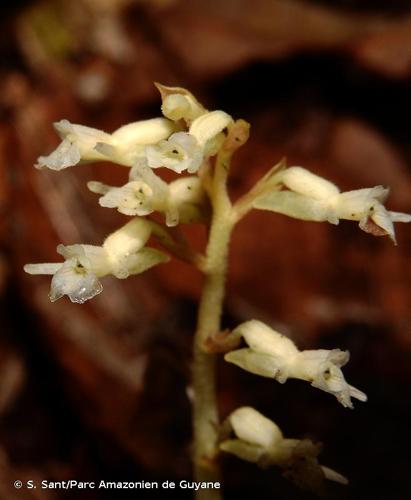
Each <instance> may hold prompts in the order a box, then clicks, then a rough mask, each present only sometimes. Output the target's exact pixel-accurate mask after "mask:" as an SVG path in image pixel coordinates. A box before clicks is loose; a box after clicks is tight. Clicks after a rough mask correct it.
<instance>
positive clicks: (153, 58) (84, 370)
mask: <svg viewBox="0 0 411 500" xmlns="http://www.w3.org/2000/svg"><path fill="white" fill-rule="evenodd" d="M0 11H1V20H0V22H1V30H0V51H1V67H0V71H1V74H0V113H1V114H0V210H1V211H2V214H1V215H2V216H1V219H0V315H1V317H0V320H1V338H0V499H1V500H15V499H16V500H17V499H18V500H20V499H39V500H43V499H51V500H54V499H59V498H63V497H64V498H70V499H71V498H76V499H77V498H78V499H83V498H84V499H86V498H87V499H88V498H90V499H102V500H103V499H111V498H113V497H114V495H117V494H118V492H117V493H113V492H110V491H94V492H93V491H90V490H88V491H84V492H82V491H72V492H64V494H62V492H59V491H41V490H39V489H37V490H33V491H32V492H30V491H27V490H24V489H22V490H20V491H17V490H14V488H13V487H12V482H13V481H14V480H15V479H21V480H25V479H49V480H64V479H71V478H74V479H77V480H94V481H98V480H100V479H105V480H141V479H145V480H158V481H160V480H165V479H170V480H177V481H178V480H179V479H182V478H185V479H187V478H189V477H190V462H189V454H190V448H189V444H190V434H191V428H190V404H189V400H188V398H187V395H186V388H187V386H188V384H189V376H190V350H191V338H192V334H193V329H194V325H195V307H196V301H197V299H198V295H199V290H200V285H201V280H200V277H199V276H198V274H197V273H196V272H195V271H193V270H191V269H190V268H189V266H187V265H186V264H182V263H177V262H175V261H174V262H173V263H172V264H168V265H163V266H160V267H158V268H156V269H155V270H153V271H150V272H148V273H146V274H144V275H140V276H137V277H134V278H131V279H129V280H127V281H125V282H123V281H116V280H114V279H113V280H111V279H105V280H104V283H103V284H104V287H105V290H104V292H103V294H101V295H99V296H98V297H97V298H95V299H93V300H92V301H91V302H89V303H87V304H86V305H84V306H79V305H74V304H71V303H70V302H69V301H68V299H67V298H64V299H61V300H60V301H58V302H57V303H55V304H51V303H50V302H49V300H48V297H47V294H48V288H49V281H50V280H49V279H48V278H41V277H29V276H28V275H25V274H24V273H23V272H22V265H23V264H24V263H26V262H47V261H55V260H58V259H57V255H56V253H55V247H56V245H57V244H58V243H60V242H62V243H64V244H71V243H76V242H84V243H92V244H100V243H101V241H102V239H103V238H104V236H105V235H106V234H107V233H108V232H109V231H112V230H113V229H114V228H116V226H117V225H119V224H121V223H124V222H125V220H126V218H125V216H120V215H119V214H117V213H114V212H113V211H110V210H108V209H103V208H100V207H99V206H98V205H97V203H96V197H95V195H93V194H92V193H89V192H88V191H87V189H86V187H85V183H86V181H87V180H92V179H99V180H102V181H110V182H113V183H118V184H120V183H122V182H124V181H125V179H126V175H127V172H126V170H125V169H123V168H122V167H116V166H113V165H108V164H107V165H103V164H99V165H87V166H82V167H78V168H77V167H76V168H73V169H67V170H66V171H64V172H61V173H55V172H38V171H36V170H35V169H34V168H33V163H34V162H35V159H36V158H37V156H39V155H40V154H45V153H48V152H49V151H51V150H52V149H53V148H54V147H55V146H56V145H57V143H58V139H57V137H56V134H55V133H54V131H53V129H52V126H51V124H52V122H53V121H56V120H59V119H61V118H67V119H69V120H71V121H72V122H74V123H82V124H86V125H89V126H94V127H97V128H102V129H105V130H107V131H112V130H114V129H115V128H117V127H118V126H120V125H122V124H124V123H127V122H130V121H135V120H138V119H143V118H147V117H152V116H156V115H158V114H159V103H160V101H159V96H158V95H157V92H156V90H155V88H154V87H153V85H152V82H153V81H160V82H162V83H164V84H169V85H174V84H175V85H180V86H184V87H187V88H189V89H190V90H191V91H192V92H193V93H195V94H196V95H197V96H198V97H199V98H200V99H202V100H203V102H204V103H205V104H206V106H207V107H209V108H210V109H216V108H222V109H224V110H226V111H228V112H229V113H231V114H232V115H233V116H234V117H236V118H240V117H242V118H245V119H247V120H248V121H250V122H251V124H252V135H251V139H250V141H249V143H248V144H247V145H246V146H245V147H244V148H243V151H241V153H240V154H239V155H238V158H237V159H236V161H235V164H234V167H233V171H232V177H231V190H232V194H233V197H237V196H239V195H240V194H241V193H243V192H245V191H246V189H247V188H249V187H250V186H251V185H252V184H253V182H254V181H256V180H257V179H258V177H259V176H260V175H262V173H263V172H264V171H265V170H267V169H268V168H269V167H270V166H271V165H273V164H274V163H276V162H277V161H278V160H279V159H280V158H281V157H282V156H284V155H286V156H287V159H288V163H289V164H290V165H292V164H298V165H303V166H305V167H307V168H310V169H312V170H313V171H315V172H317V173H319V174H321V175H324V176H326V177H328V178H329V179H331V180H333V181H335V182H336V183H337V184H338V185H339V186H340V187H341V188H342V189H344V190H348V189H355V188H359V187H367V186H374V185H377V184H384V185H388V186H391V187H392V194H391V196H390V199H389V203H388V204H389V207H390V208H391V209H393V210H399V211H404V212H410V211H411V171H410V166H411V148H410V140H409V138H410V132H411V126H410V115H411V99H410V95H411V2H408V1H405V0H403V1H400V0H398V1H395V2H388V1H383V0H380V1H368V0H366V1H360V0H335V1H334V2H327V1H325V0H323V1H320V0H311V1H309V0H305V1H303V0H300V1H297V0H296V1H293V0H271V1H270V0H224V1H217V0H191V1H183V0H180V1H178V0H151V1H140V2H138V1H132V0H76V1H75V2H68V1H50V0H49V1H44V2H38V1H25V0H19V1H15V2H13V3H8V2H5V3H3V4H2V5H1V7H0ZM188 232H189V234H190V238H191V239H192V241H193V242H194V244H195V245H197V246H199V247H200V246H201V245H202V244H203V242H204V235H203V232H202V230H201V228H200V229H198V228H188ZM397 237H398V242H399V245H398V247H394V246H393V245H392V244H391V242H390V241H389V240H388V239H387V238H373V237H372V236H370V235H367V234H365V233H363V232H361V231H360V230H359V229H358V227H357V224H356V223H350V222H343V223H341V224H340V226H339V227H334V226H331V225H326V224H316V223H304V222H302V221H294V220H289V219H286V218H285V217H282V216H274V215H271V214H268V213H263V212H260V213H257V212H255V213H252V214H251V215H249V216H248V217H247V218H246V219H245V220H244V221H242V222H241V223H240V224H239V226H238V228H237V230H236V232H235V235H234V241H233V245H232V263H231V270H230V276H229V283H228V298H227V302H226V313H225V319H224V322H225V326H233V325H235V324H237V323H238V322H240V321H243V320H246V319H249V318H251V317H254V318H258V319H262V320H267V321H269V322H271V323H272V324H274V325H278V327H279V328H280V329H282V330H283V331H284V332H286V333H288V334H289V335H291V336H292V337H293V338H295V339H296V340H297V341H298V342H299V343H300V345H301V346H304V347H306V348H316V347H318V346H322V347H325V348H332V347H340V348H342V349H349V350H350V352H351V355H352V358H351V362H350V364H349V365H348V367H347V369H346V374H347V379H348V380H349V381H350V382H351V383H352V384H353V385H355V386H357V387H359V388H360V389H362V390H364V391H365V392H366V393H367V394H368V396H369V402H368V403H366V404H361V403H358V404H357V405H356V409H355V410H354V411H352V412H351V411H349V410H346V409H344V408H343V407H342V406H340V405H338V403H337V402H336V401H335V400H334V399H333V398H332V397H331V396H330V395H328V394H325V393H322V392H320V391H316V390H315V389H313V388H311V387H309V386H308V385H307V384H303V383H302V382H297V381H290V382H288V383H287V384H286V385H285V386H281V385H279V384H276V383H275V382H273V381H271V380H264V379H260V378H258V377H255V376H252V375H249V374H246V373H245V372H242V371H240V370H239V369H237V368H236V367H234V366H224V364H223V363H221V367H220V382H221V383H220V403H221V413H222V415H226V414H228V413H229V412H230V411H231V410H233V409H234V408H236V407H237V406H239V405H241V404H248V405H254V406H255V407H256V408H257V409H258V410H260V411H261V412H263V413H265V414H266V415H267V416H270V417H272V418H273V419H274V420H275V421H276V422H277V423H278V424H279V425H280V426H281V427H282V428H283V430H284V432H285V434H286V435H287V436H289V437H304V436H306V437H311V438H312V439H314V440H319V441H322V442H324V445H325V446H324V451H323V454H322V456H321V458H322V460H321V461H322V463H324V464H326V465H329V466H330V467H333V468H335V469H336V470H338V471H340V472H342V473H343V474H345V475H347V476H348V477H349V478H350V480H351V484H350V486H348V487H347V488H344V487H339V486H334V485H332V484H331V485H330V487H329V490H328V491H329V493H328V496H329V498H332V499H350V500H351V499H360V498H361V499H363V498H373V499H374V500H388V499H389V500H400V499H408V498H410V496H411V491H410V485H409V477H408V476H409V472H410V455H409V450H410V446H411V439H410V430H409V423H410V418H411V405H410V400H409V387H410V382H411V369H410V361H411V360H410V351H411V281H410V280H411V266H410V264H409V261H410V257H411V229H410V227H409V226H408V227H407V226H406V225H398V226H397ZM223 462H224V472H225V476H224V477H225V479H224V485H225V495H226V498H227V499H230V498H235V497H236V496H237V495H238V494H239V493H240V492H241V493H243V494H245V495H247V494H249V495H251V494H253V495H254V496H255V495H258V498H259V499H268V498H278V499H281V500H283V499H306V498H307V499H309V498H311V495H310V494H308V493H306V492H302V491H300V490H297V489H296V488H295V487H294V486H293V485H292V484H290V483H288V482H286V481H285V480H284V479H282V478H281V476H280V474H279V472H278V471H276V470H270V471H259V470H256V469H255V468H254V467H253V466H252V465H248V464H244V463H241V462H240V461H239V460H235V459H233V458H232V459H231V458H225V459H224V461H223ZM126 496H127V495H126ZM129 496H130V498H131V497H133V498H134V497H136V496H139V497H142V498H146V497H149V496H151V497H154V496H155V497H156V498H163V497H164V498H170V497H171V496H172V494H171V493H170V492H162V491H155V492H154V493H150V492H148V491H145V492H144V491H139V492H131V493H130V495H129ZM190 496H191V495H190V492H183V491H177V492H176V493H175V498H190ZM127 497H128V496H127Z"/></svg>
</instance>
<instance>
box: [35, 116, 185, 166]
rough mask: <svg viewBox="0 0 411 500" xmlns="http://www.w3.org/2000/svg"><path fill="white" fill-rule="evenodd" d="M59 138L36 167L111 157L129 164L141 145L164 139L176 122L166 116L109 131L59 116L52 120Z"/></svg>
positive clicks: (137, 156) (172, 130)
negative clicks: (50, 151)
mask: <svg viewBox="0 0 411 500" xmlns="http://www.w3.org/2000/svg"><path fill="white" fill-rule="evenodd" d="M54 127H55V129H56V130H57V132H58V134H59V136H60V137H61V139H62V142H61V143H60V145H59V146H58V147H57V148H56V149H55V150H54V151H53V152H52V153H51V154H49V155H48V156H40V157H39V158H38V160H37V164H36V165H35V166H36V168H45V167H47V168H50V169H52V170H62V169H64V168H67V167H72V166H74V165H77V164H79V163H81V162H87V161H113V162H115V163H119V164H121V165H125V166H131V165H133V164H134V163H135V161H136V160H137V159H138V158H141V157H143V156H144V150H145V147H146V146H147V145H148V144H155V143H157V142H158V141H160V140H163V139H166V138H167V137H169V136H170V134H172V133H173V132H175V130H176V125H175V124H174V123H173V122H172V121H170V120H167V119H166V118H153V119H151V120H143V121H139V122H135V123H129V124H128V125H124V126H123V127H121V128H119V129H118V130H116V131H115V132H113V134H107V133H106V132H103V131H102V130H97V129H94V128H90V127H85V126H83V125H77V124H72V123H70V122H69V121H68V120H61V121H59V122H56V123H55V124H54Z"/></svg>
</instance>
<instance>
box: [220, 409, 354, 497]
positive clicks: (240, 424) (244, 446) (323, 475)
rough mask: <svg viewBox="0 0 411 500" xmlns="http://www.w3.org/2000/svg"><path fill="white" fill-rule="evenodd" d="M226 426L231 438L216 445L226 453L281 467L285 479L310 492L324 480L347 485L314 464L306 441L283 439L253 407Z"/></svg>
mask: <svg viewBox="0 0 411 500" xmlns="http://www.w3.org/2000/svg"><path fill="white" fill-rule="evenodd" d="M227 423H228V425H229V427H230V429H231V431H232V432H233V433H234V435H235V439H226V440H224V441H222V442H221V443H220V449H221V450H222V451H224V452H226V453H231V454H232V455H235V456H237V457H238V458H241V459H242V460H246V461H248V462H253V463H256V464H258V465H260V466H261V467H268V466H272V465H276V466H278V467H281V468H282V469H284V471H285V472H284V475H285V476H286V477H288V478H290V479H293V480H294V481H295V482H297V483H298V484H299V486H301V487H303V488H308V489H311V490H320V489H321V487H322V482H323V480H324V479H330V480H333V481H336V482H339V483H342V484H347V483H348V481H347V479H346V478H345V477H344V476H342V475H341V474H339V473H338V472H335V471H334V470H332V469H329V468H328V467H324V466H322V465H320V464H319V463H318V460H317V456H318V454H319V452H320V447H319V446H318V445H316V444H314V443H313V442H312V441H310V440H308V439H304V440H300V439H287V438H284V436H283V433H282V432H281V429H280V428H279V427H278V426H277V424H275V423H274V422H273V421H272V420H270V419H268V418H267V417H265V416H264V415H262V414H261V413H259V412H258V411H257V410H255V409H254V408H251V407H246V406H245V407H242V408H238V409H237V410H235V411H234V412H233V413H231V415H230V416H229V417H228V419H227ZM227 423H226V425H227Z"/></svg>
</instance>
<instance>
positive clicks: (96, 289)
mask: <svg viewBox="0 0 411 500" xmlns="http://www.w3.org/2000/svg"><path fill="white" fill-rule="evenodd" d="M102 290H103V287H102V285H101V283H100V281H99V280H98V278H97V277H96V276H95V275H94V274H93V273H90V272H89V271H87V270H86V269H85V268H84V267H81V266H79V265H78V261H77V259H75V258H73V259H69V260H67V261H66V262H64V264H63V265H62V266H61V267H60V269H59V270H58V271H57V272H56V273H55V275H54V276H53V279H52V280H51V288H50V294H49V297H50V300H51V301H52V302H55V301H56V300H58V299H59V298H61V297H62V296H63V295H68V297H69V298H70V300H71V301H72V302H76V303H78V304H83V303H84V302H86V301H87V300H89V299H91V298H93V297H95V296H96V295H97V294H99V293H100V292H101V291H102Z"/></svg>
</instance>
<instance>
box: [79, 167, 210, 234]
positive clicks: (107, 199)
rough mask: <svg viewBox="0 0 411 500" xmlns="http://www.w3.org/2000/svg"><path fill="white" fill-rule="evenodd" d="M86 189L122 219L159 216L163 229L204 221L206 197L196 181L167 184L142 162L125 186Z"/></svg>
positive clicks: (187, 179) (95, 185)
mask: <svg viewBox="0 0 411 500" xmlns="http://www.w3.org/2000/svg"><path fill="white" fill-rule="evenodd" d="M87 186H88V188H89V189H90V191H92V192H93V193H98V194H101V195H102V196H101V198H100V199H99V203H100V205H101V206H102V207H108V208H117V210H118V211H119V212H120V213H122V214H125V215H140V216H144V215H148V214H151V213H152V212H160V213H163V214H165V217H166V224H167V226H176V225H177V224H179V223H180V222H182V223H193V222H203V221H204V220H206V218H207V213H208V204H207V197H206V194H205V191H204V188H203V186H202V184H201V180H200V179H199V178H198V177H196V176H190V177H183V178H182V179H177V180H175V181H173V182H171V183H170V184H167V183H166V182H164V181H163V180H162V179H161V178H160V177H159V176H158V175H156V174H155V173H154V172H153V171H152V170H151V168H149V167H148V166H147V165H145V163H144V161H143V162H140V163H138V164H137V165H135V166H134V167H133V168H132V169H131V170H130V175H129V182H127V184H125V185H124V186H121V187H115V186H107V185H106V184H103V183H101V182H97V181H91V182H89V183H88V184H87Z"/></svg>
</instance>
